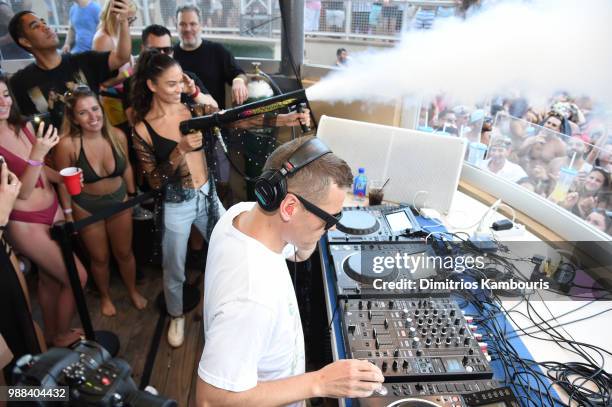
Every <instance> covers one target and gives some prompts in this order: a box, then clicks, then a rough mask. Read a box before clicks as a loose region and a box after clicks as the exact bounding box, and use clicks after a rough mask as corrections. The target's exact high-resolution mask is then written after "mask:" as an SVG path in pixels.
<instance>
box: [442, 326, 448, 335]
mask: <svg viewBox="0 0 612 407" xmlns="http://www.w3.org/2000/svg"><path fill="white" fill-rule="evenodd" d="M446 331H448V329H447V328H442V329H441V330H440V332H441V333H442V335H446Z"/></svg>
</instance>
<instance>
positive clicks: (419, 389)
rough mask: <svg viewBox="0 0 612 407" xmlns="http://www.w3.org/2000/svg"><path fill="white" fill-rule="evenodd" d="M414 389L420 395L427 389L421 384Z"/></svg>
mask: <svg viewBox="0 0 612 407" xmlns="http://www.w3.org/2000/svg"><path fill="white" fill-rule="evenodd" d="M414 388H415V390H416V391H418V392H419V393H420V392H422V391H423V390H425V387H423V385H422V384H421V383H417V384H415V385H414Z"/></svg>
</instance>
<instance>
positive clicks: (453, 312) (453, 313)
mask: <svg viewBox="0 0 612 407" xmlns="http://www.w3.org/2000/svg"><path fill="white" fill-rule="evenodd" d="M448 315H450V316H451V317H454V316H455V310H454V309H452V310H451V311H450V313H449V314H448Z"/></svg>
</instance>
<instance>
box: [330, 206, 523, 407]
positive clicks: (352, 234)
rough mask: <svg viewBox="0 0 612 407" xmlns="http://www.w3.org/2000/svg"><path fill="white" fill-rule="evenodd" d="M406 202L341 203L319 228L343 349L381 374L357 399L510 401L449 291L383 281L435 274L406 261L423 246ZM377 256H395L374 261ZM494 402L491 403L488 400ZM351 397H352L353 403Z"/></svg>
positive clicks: (464, 406)
mask: <svg viewBox="0 0 612 407" xmlns="http://www.w3.org/2000/svg"><path fill="white" fill-rule="evenodd" d="M419 232H422V230H421V228H420V226H419V224H418V222H417V220H416V218H415V217H414V215H413V214H412V211H411V210H410V208H409V207H405V206H404V207H402V206H400V207H398V206H395V207H393V206H375V207H357V208H353V207H351V208H345V209H344V210H343V217H342V221H341V222H340V224H338V227H337V230H333V231H329V232H328V235H327V242H328V249H329V256H330V259H329V260H330V264H331V265H332V267H333V270H330V271H331V272H332V274H333V277H334V281H335V287H334V288H335V292H336V296H337V301H338V309H339V310H341V317H340V321H341V330H342V339H343V343H344V347H345V350H346V356H347V357H349V358H355V359H362V360H368V361H370V362H371V363H373V364H375V365H376V366H378V367H379V368H380V369H381V371H382V373H383V375H384V376H385V384H384V387H383V388H381V390H380V391H379V392H377V393H375V394H374V395H373V396H372V397H369V398H365V399H359V400H354V402H355V403H356V405H359V406H363V407H383V406H386V407H409V406H410V407H425V406H427V407H432V406H441V407H471V406H481V405H482V406H484V405H485V404H487V403H485V402H484V401H489V404H488V405H489V406H496V407H517V406H518V403H517V402H516V398H514V395H513V394H512V391H511V390H510V389H509V388H500V384H499V383H498V382H497V381H495V380H494V379H493V371H492V369H491V366H490V364H489V361H488V360H487V355H486V354H485V352H486V351H485V350H483V348H482V347H481V346H485V345H484V344H482V343H480V342H478V340H477V339H476V338H475V336H474V334H473V332H472V329H474V328H475V327H474V326H472V325H471V324H470V321H469V320H468V319H467V318H466V317H465V316H464V315H463V313H462V311H461V309H460V307H459V306H458V304H457V303H456V302H455V301H453V300H451V299H450V298H449V292H448V291H443V292H432V291H420V290H418V288H417V289H407V288H406V287H400V288H397V285H396V286H392V287H394V288H389V286H388V285H387V286H386V287H385V288H382V286H383V283H393V282H402V281H415V280H418V279H420V278H435V277H436V275H437V274H438V270H437V269H436V268H434V267H430V268H428V267H426V266H422V267H410V264H415V263H414V262H412V263H411V262H410V261H407V260H410V258H411V257H414V256H423V255H424V254H425V253H426V252H427V251H428V250H429V247H428V246H427V244H426V242H425V239H423V236H422V234H420V233H419ZM380 258H392V259H393V258H397V259H398V260H405V261H404V262H403V263H402V262H400V261H398V262H397V263H394V264H395V266H392V267H380V263H381V261H380V260H379V259H380ZM495 403H497V404H495ZM353 405H355V404H353Z"/></svg>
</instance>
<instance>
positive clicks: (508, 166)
mask: <svg viewBox="0 0 612 407" xmlns="http://www.w3.org/2000/svg"><path fill="white" fill-rule="evenodd" d="M489 161H490V160H488V159H487V160H484V161H482V163H481V164H480V168H482V169H484V170H487V171H489V172H493V171H491V170H490V169H489ZM495 174H497V175H498V176H500V177H502V178H503V179H507V180H508V181H512V182H517V181H518V180H520V179H521V178H525V177H526V176H527V173H526V172H525V170H524V169H523V168H522V167H521V166H520V165H518V164H515V163H512V162H510V161H508V160H506V162H505V164H504V166H503V167H502V168H501V170H499V171H498V172H496V173H495Z"/></svg>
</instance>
